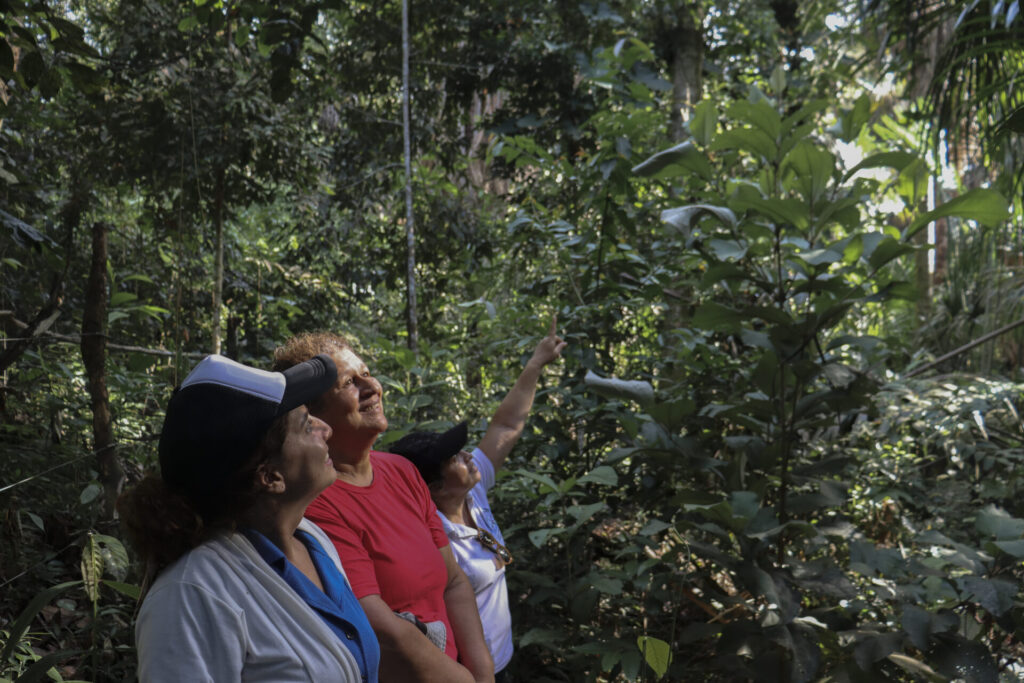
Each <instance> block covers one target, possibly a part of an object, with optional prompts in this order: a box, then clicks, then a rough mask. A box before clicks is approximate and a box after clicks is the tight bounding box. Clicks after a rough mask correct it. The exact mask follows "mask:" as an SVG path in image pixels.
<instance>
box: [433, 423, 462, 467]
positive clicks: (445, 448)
mask: <svg viewBox="0 0 1024 683" xmlns="http://www.w3.org/2000/svg"><path fill="white" fill-rule="evenodd" d="M468 439H469V429H468V428H467V426H466V423H465V422H460V423H459V424H457V425H455V426H454V427H452V428H451V429H449V430H448V431H447V432H444V433H443V434H441V436H440V437H438V439H437V441H436V442H435V443H434V446H433V448H431V449H430V450H431V454H432V455H433V456H434V458H435V459H436V460H437V462H438V463H441V462H444V461H445V460H447V459H448V458H450V457H452V456H453V455H458V454H459V451H461V450H462V449H463V448H465V446H466V441H467V440H468Z"/></svg>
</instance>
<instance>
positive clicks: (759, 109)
mask: <svg viewBox="0 0 1024 683" xmlns="http://www.w3.org/2000/svg"><path fill="white" fill-rule="evenodd" d="M728 114H729V116H730V117H731V118H733V119H736V120H739V121H743V122H744V123H749V124H751V125H752V126H754V127H755V128H758V129H759V130H761V131H763V132H764V134H765V135H767V136H768V137H769V138H770V139H771V140H777V139H778V137H779V134H780V133H781V132H782V117H781V116H779V113H778V112H777V111H775V108H774V107H772V105H770V104H768V102H767V101H766V100H758V101H757V102H750V101H748V100H737V101H735V102H733V103H732V104H730V105H729V110H728Z"/></svg>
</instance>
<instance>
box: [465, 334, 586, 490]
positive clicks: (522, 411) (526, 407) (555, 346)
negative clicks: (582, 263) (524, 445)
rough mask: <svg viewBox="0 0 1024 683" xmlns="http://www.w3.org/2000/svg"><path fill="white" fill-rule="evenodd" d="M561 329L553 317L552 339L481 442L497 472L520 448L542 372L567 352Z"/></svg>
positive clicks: (531, 362) (542, 346) (536, 352)
mask: <svg viewBox="0 0 1024 683" xmlns="http://www.w3.org/2000/svg"><path fill="white" fill-rule="evenodd" d="M557 325H558V316H556V315H553V316H551V329H549V330H548V335H547V336H546V337H544V338H543V339H541V340H540V342H538V344H537V348H535V349H534V350H533V355H532V356H531V357H530V360H528V361H527V362H526V367H525V368H523V371H522V373H520V375H519V379H517V380H516V383H515V384H514V385H513V386H512V390H511V391H509V392H508V395H507V396H505V398H504V400H503V401H502V402H501V405H499V406H498V409H497V410H496V411H494V417H492V418H491V422H490V424H488V425H487V433H486V434H484V438H483V439H482V440H481V441H480V445H479V448H480V450H482V451H483V452H484V454H486V455H487V458H488V459H489V460H490V461H491V462H492V463H493V464H494V469H495V471H497V470H500V469H501V467H502V466H503V465H504V464H505V458H507V457H508V454H509V453H510V452H511V451H512V447H513V446H515V445H516V441H518V440H519V435H520V434H522V433H523V427H524V426H525V425H526V416H527V415H529V414H530V408H532V407H533V397H534V395H536V393H537V380H539V379H540V373H541V370H543V369H544V366H545V365H547V364H548V363H550V362H552V361H554V360H556V359H557V358H559V357H561V355H562V349H564V348H565V345H566V342H565V341H563V340H562V338H561V337H559V336H558V332H557V331H556V329H557Z"/></svg>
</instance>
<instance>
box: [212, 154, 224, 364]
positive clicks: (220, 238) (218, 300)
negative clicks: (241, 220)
mask: <svg viewBox="0 0 1024 683" xmlns="http://www.w3.org/2000/svg"><path fill="white" fill-rule="evenodd" d="M213 201H214V208H213V221H214V224H215V227H216V233H217V234H216V237H215V240H216V245H215V249H216V256H215V257H214V266H213V331H212V334H213V353H215V354H219V353H220V338H221V335H220V309H221V305H222V302H223V301H224V169H221V170H220V172H219V173H218V174H217V188H216V190H215V194H214V200H213Z"/></svg>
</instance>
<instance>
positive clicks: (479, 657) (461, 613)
mask: <svg viewBox="0 0 1024 683" xmlns="http://www.w3.org/2000/svg"><path fill="white" fill-rule="evenodd" d="M444 603H445V608H446V609H447V610H448V621H450V622H451V625H452V631H454V635H455V644H456V645H457V646H458V648H459V658H460V659H461V660H462V663H463V664H465V665H466V667H467V668H468V669H469V670H470V671H471V672H472V674H473V678H474V679H475V680H476V681H477V682H478V683H480V682H482V681H493V680H494V661H493V660H492V659H491V653H490V651H489V650H488V649H487V641H486V640H484V631H483V626H482V625H481V623H480V613H479V612H478V611H477V606H476V596H474V595H473V588H472V586H470V585H469V580H468V579H466V577H465V575H464V574H461V572H460V577H453V579H451V580H449V582H448V587H447V588H446V589H445V592H444Z"/></svg>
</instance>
